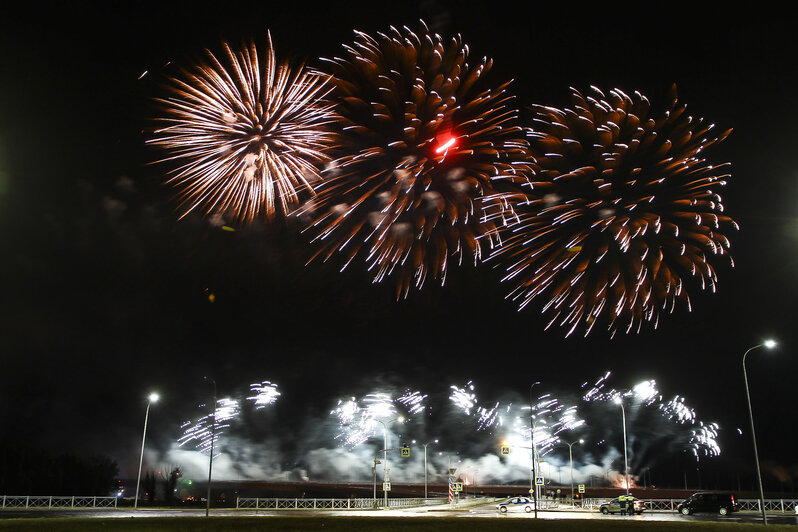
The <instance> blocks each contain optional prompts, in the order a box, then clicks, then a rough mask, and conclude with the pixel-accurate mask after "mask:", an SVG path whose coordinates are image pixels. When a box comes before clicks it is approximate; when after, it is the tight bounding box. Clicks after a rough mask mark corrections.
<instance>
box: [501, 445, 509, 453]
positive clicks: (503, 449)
mask: <svg viewBox="0 0 798 532" xmlns="http://www.w3.org/2000/svg"><path fill="white" fill-rule="evenodd" d="M502 454H503V455H508V454H510V447H509V446H507V445H502Z"/></svg>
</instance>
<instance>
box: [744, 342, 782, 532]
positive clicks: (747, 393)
mask: <svg viewBox="0 0 798 532" xmlns="http://www.w3.org/2000/svg"><path fill="white" fill-rule="evenodd" d="M762 346H764V347H766V348H768V349H773V348H774V347H776V342H775V340H765V341H764V342H762V343H761V344H758V345H755V346H754V347H752V348H750V349H748V351H746V352H745V354H744V355H743V380H744V381H745V398H746V400H747V401H748V419H749V420H750V421H751V439H752V440H753V442H754V462H756V479H757V482H758V483H759V510H760V511H761V512H762V522H763V523H764V524H765V525H767V524H768V518H767V516H766V515H765V491H764V490H763V489H762V472H761V471H760V470H759V453H758V452H757V449H756V432H755V431H754V411H753V410H752V409H751V393H750V391H749V390H748V373H747V372H746V370H745V357H747V356H748V353H750V352H751V351H753V350H754V349H756V348H757V347H762Z"/></svg>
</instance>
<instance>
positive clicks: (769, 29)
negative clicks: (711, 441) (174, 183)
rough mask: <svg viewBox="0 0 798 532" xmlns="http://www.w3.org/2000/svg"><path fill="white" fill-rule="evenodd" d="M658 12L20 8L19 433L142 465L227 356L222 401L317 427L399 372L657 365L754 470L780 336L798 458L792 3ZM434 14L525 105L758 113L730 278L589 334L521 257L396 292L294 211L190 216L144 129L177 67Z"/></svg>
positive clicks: (771, 451) (0, 137)
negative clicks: (274, 402)
mask: <svg viewBox="0 0 798 532" xmlns="http://www.w3.org/2000/svg"><path fill="white" fill-rule="evenodd" d="M657 5H659V6H660V7H658V9H659V12H657V13H646V14H643V13H642V12H640V11H639V8H640V6H639V4H638V5H637V8H636V9H635V8H622V7H620V6H608V7H604V8H601V9H599V8H598V7H592V8H583V7H577V6H573V5H570V4H569V5H567V6H565V7H562V8H553V7H551V6H549V5H543V4H541V5H536V3H534V2H530V3H528V5H526V6H525V7H523V8H519V7H517V6H515V3H510V2H501V1H500V2H489V3H469V2H443V1H441V2H435V1H421V2H407V3H405V2H401V3H400V2H396V3H392V2H386V3H381V6H380V7H379V8H377V7H375V5H374V3H373V2H347V3H346V4H345V5H344V4H341V3H334V2H329V3H326V4H325V5H324V6H317V5H315V4H306V3H299V2H297V3H283V2H281V3H272V2H265V1H264V2H237V1H230V2H224V3H223V4H219V3H215V4H207V6H206V5H205V4H203V3H200V2H165V3H163V5H161V3H159V2H129V3H127V2H125V3H117V2H113V3H111V2H108V3H96V4H94V3H87V4H84V5H80V4H74V5H68V4H57V5H48V4H46V3H44V4H42V3H36V4H30V5H27V6H25V7H24V9H25V10H26V12H25V13H24V14H21V13H20V12H19V9H18V8H20V6H14V7H15V9H14V13H13V14H12V13H11V12H10V6H8V5H4V6H3V7H2V8H0V21H2V22H0V54H2V56H1V57H0V222H1V223H0V250H2V260H1V261H0V283H1V284H0V286H2V291H0V312H1V314H0V318H2V321H0V323H2V325H1V326H0V330H1V331H2V333H1V334H0V368H2V370H0V397H2V404H3V405H4V407H3V408H2V411H1V412H0V416H1V417H0V419H1V420H2V422H1V423H0V427H2V429H0V438H4V439H5V438H9V439H17V440H21V441H29V442H32V443H35V444H36V445H41V446H53V447H58V448H72V449H75V450H79V451H83V452H89V451H90V452H95V453H103V454H107V455H110V456H112V457H113V458H114V459H116V460H118V461H119V463H120V466H121V468H122V470H123V472H124V473H128V472H129V471H130V467H131V463H135V459H136V458H137V456H136V452H137V451H136V447H137V445H138V440H137V438H138V437H139V436H138V431H139V430H140V424H141V417H142V414H143V408H144V405H145V399H144V397H145V395H146V393H147V391H148V390H150V389H153V388H157V389H159V390H160V391H161V393H162V394H163V395H164V397H165V401H164V404H163V405H161V406H160V408H161V411H160V412H161V414H159V416H160V418H159V417H158V416H154V417H153V424H154V425H153V426H154V427H155V428H154V429H153V434H156V435H155V436H153V438H154V439H155V440H156V441H157V440H158V438H159V436H157V434H158V433H159V431H160V433H161V434H167V433H169V431H172V432H174V430H175V426H176V425H179V422H180V421H182V419H183V418H182V417H181V416H183V417H184V416H185V415H186V412H187V411H189V409H190V408H192V407H193V406H195V405H196V404H197V403H198V402H199V401H201V400H202V399H201V397H203V394H205V395H207V385H204V384H203V383H202V381H201V377H202V376H203V375H206V374H210V375H212V376H214V378H215V379H216V381H217V383H218V385H219V388H220V395H221V394H223V393H233V392H234V391H235V390H236V389H240V388H241V387H242V386H243V387H245V388H246V385H247V384H248V383H250V382H256V381H260V380H263V379H268V380H271V381H273V382H277V383H279V384H280V386H281V388H282V389H283V391H284V397H283V399H282V403H280V405H281V406H280V410H279V411H278V412H277V414H276V415H277V417H278V418H279V419H280V422H281V423H282V424H283V426H285V427H287V428H286V430H289V431H292V430H294V431H296V430H298V429H296V428H295V427H294V428H291V424H292V423H294V424H295V425H296V424H301V419H302V417H303V416H305V415H308V416H314V415H316V416H318V415H320V414H323V413H324V412H325V411H326V410H329V408H330V406H331V405H332V404H334V399H335V398H337V397H346V396H349V395H353V394H355V393H358V392H359V391H362V390H367V389H368V383H369V382H371V381H372V380H374V379H376V378H378V377H380V376H381V377H383V378H385V379H389V380H391V379H392V380H394V381H396V382H401V383H404V384H403V385H406V386H415V387H419V388H426V389H428V390H435V391H436V393H445V392H446V390H447V389H448V387H449V386H450V385H451V384H462V383H464V382H466V381H467V380H471V379H473V380H474V381H475V382H477V383H479V384H480V386H481V389H483V390H485V391H486V393H487V394H488V395H490V394H493V396H496V397H498V396H499V395H501V394H502V393H505V392H507V391H512V392H516V393H518V394H521V396H524V394H525V393H527V391H528V387H529V384H530V383H531V382H534V381H544V382H545V383H548V384H549V385H551V386H552V387H553V388H556V389H559V390H566V391H568V392H569V393H578V387H579V385H581V384H582V382H584V381H588V380H595V379H596V378H598V377H599V376H601V375H603V374H604V372H605V371H607V370H612V371H613V372H614V375H615V376H614V381H613V386H615V387H618V388H621V387H630V386H632V385H633V384H634V383H636V382H638V381H640V380H642V379H656V380H657V382H658V384H659V385H660V387H661V388H662V390H663V393H667V394H668V395H671V396H672V395H675V394H679V395H683V396H685V397H687V398H688V399H689V401H690V403H691V404H692V405H693V406H694V407H695V408H696V410H697V411H698V412H699V415H700V417H701V418H702V419H707V420H717V421H718V422H719V423H720V425H721V427H722V433H721V437H720V442H721V446H722V447H723V449H724V458H722V459H718V460H717V461H718V463H720V464H723V466H722V467H724V468H734V467H738V466H739V467H740V468H741V470H742V471H745V472H748V471H749V470H750V462H751V456H750V454H751V453H750V450H749V449H750V444H749V441H750V440H749V439H748V436H749V435H748V431H747V430H745V427H746V423H747V413H746V410H745V402H744V391H743V382H742V371H741V365H740V362H741V357H742V354H743V352H744V351H745V349H747V348H748V347H750V346H753V345H756V344H757V343H759V342H760V341H761V340H762V339H763V338H765V337H768V336H773V337H775V338H777V339H778V340H779V341H780V343H781V346H780V348H779V349H778V350H776V351H774V352H772V353H771V352H766V351H764V350H760V351H758V352H756V353H755V354H752V355H751V357H750V359H749V368H750V375H749V376H750V382H751V389H752V394H754V409H755V413H756V416H757V420H758V428H757V430H758V431H759V433H758V435H759V441H760V455H761V457H762V459H763V460H765V461H768V462H770V463H774V464H778V465H781V466H784V467H785V468H787V469H788V470H791V471H792V474H798V463H797V462H796V461H795V457H794V453H793V450H794V441H795V440H794V436H795V435H794V429H793V428H792V423H791V421H790V420H791V418H792V408H791V407H792V405H793V404H794V397H793V390H792V386H793V384H794V380H795V375H796V374H797V373H798V362H797V361H796V358H795V342H796V334H795V325H794V316H795V310H796V305H795V299H794V295H793V294H794V292H795V288H796V278H798V275H797V274H796V272H795V265H796V263H797V262H798V252H796V239H798V223H796V218H795V213H794V210H795V202H794V198H795V197H796V192H798V190H796V188H798V187H796V178H798V174H797V173H796V172H798V170H796V168H798V155H796V151H795V145H796V140H797V139H796V133H795V128H794V125H795V123H796V120H797V119H798V107H796V106H795V103H794V101H795V100H794V91H795V87H796V86H798V83H796V82H798V79H796V77H797V76H796V70H795V68H794V64H795V50H794V47H793V46H792V42H793V40H794V28H792V27H791V26H790V22H789V21H790V20H792V19H791V18H790V17H788V16H787V15H786V13H779V12H777V11H775V10H768V11H756V10H753V11H752V10H750V9H749V10H745V11H743V10H732V9H730V8H725V9H723V10H711V9H708V8H702V9H701V10H700V11H696V10H695V8H694V7H688V5H683V6H679V5H674V4H661V5H660V4H657ZM422 17H423V18H424V19H425V20H426V21H427V22H428V23H429V24H430V26H431V27H433V28H434V29H435V30H436V31H438V32H440V33H442V34H444V35H450V34H452V33H460V34H462V35H463V37H464V40H465V41H466V42H468V43H469V45H470V47H471V53H472V54H473V55H474V56H480V57H481V56H482V55H487V56H490V57H492V58H493V59H494V61H495V67H494V70H493V71H492V72H491V76H493V78H492V79H494V80H496V81H497V82H500V81H504V80H507V79H514V82H513V84H512V90H513V91H514V92H515V93H516V94H517V95H518V97H519V101H520V102H521V103H522V104H523V105H524V106H528V105H530V104H532V103H542V104H548V105H556V106H557V105H559V106H561V105H565V104H566V102H567V98H568V94H569V87H571V86H573V87H576V88H579V89H587V88H588V87H589V86H590V85H597V86H600V87H602V88H606V89H609V88H613V87H619V88H621V89H624V90H626V91H634V90H639V91H640V92H643V93H644V94H646V95H647V96H648V97H649V98H650V99H651V101H652V102H653V103H654V105H655V106H657V105H658V104H660V105H662V104H663V103H664V102H665V100H666V95H667V92H668V90H669V88H670V86H671V85H672V84H673V83H676V84H677V85H678V88H679V95H680V99H681V100H682V101H684V102H686V103H687V104H688V110H689V111H690V112H691V113H695V114H696V115H698V116H703V117H706V118H707V119H708V120H710V121H713V122H715V123H716V124H718V127H719V128H721V129H726V128H734V132H733V133H732V135H731V136H730V137H729V138H728V139H727V140H726V141H725V142H723V143H722V144H721V145H719V146H717V147H716V148H715V149H713V150H712V152H711V154H709V157H710V158H711V159H712V160H713V161H716V162H725V161H730V162H731V163H732V165H731V172H732V174H733V175H732V177H731V178H730V179H729V180H728V186H727V187H725V190H724V191H723V193H722V195H723V197H724V203H725V206H726V212H727V213H728V214H729V215H731V216H732V217H733V218H734V219H735V220H736V221H737V222H738V223H739V224H740V227H741V229H740V231H739V232H736V233H733V234H731V235H730V238H731V240H732V250H731V251H732V256H733V257H734V261H735V267H734V268H730V267H728V266H727V265H724V264H723V262H722V261H718V262H717V263H716V266H717V269H718V275H719V277H720V282H719V285H718V293H715V294H712V293H708V292H704V293H702V292H698V291H694V292H693V295H692V304H693V311H692V312H691V313H688V312H686V311H685V310H684V309H679V310H677V311H676V312H675V313H674V314H673V315H664V316H663V317H662V319H661V320H660V326H659V328H658V329H657V330H656V331H651V330H646V331H644V332H642V333H640V334H632V335H629V336H620V337H616V338H615V339H613V340H610V339H609V338H607V337H606V335H604V334H603V333H602V331H593V333H592V334H591V335H590V336H589V337H588V338H587V339H584V338H581V337H580V336H576V337H570V338H567V339H564V338H563V333H564V331H562V330H559V329H552V330H549V331H544V326H545V320H544V319H543V318H541V317H540V316H539V314H538V310H537V309H536V308H534V305H533V306H532V307H531V308H529V309H527V310H524V311H522V312H517V311H516V309H515V307H514V305H513V304H512V303H511V302H508V301H505V299H504V294H505V292H504V289H503V287H501V286H499V283H498V279H499V274H498V272H496V271H493V270H491V269H490V268H489V267H487V266H484V265H482V266H479V267H476V268H474V267H464V268H461V269H457V270H453V271H451V272H450V275H449V279H448V280H447V285H446V286H445V287H443V288H440V287H438V286H435V284H434V283H429V284H428V285H427V286H426V287H425V288H424V290H423V291H421V292H417V291H416V292H413V293H412V294H411V296H410V297H409V298H408V299H407V300H406V301H401V302H395V301H394V298H393V292H392V288H391V287H390V286H381V285H372V284H371V283H370V278H369V277H368V276H367V275H366V274H364V272H363V271H362V269H359V268H358V266H357V265H356V266H354V267H352V268H350V269H349V270H348V271H346V272H345V273H344V274H339V273H338V272H337V269H336V268H335V266H334V265H320V264H315V265H312V266H309V267H305V266H304V263H305V260H306V258H307V256H308V254H309V251H310V249H309V247H308V246H306V245H305V244H304V240H303V237H302V235H299V234H297V232H296V228H295V227H293V226H291V225H290V224H275V225H272V226H266V225H256V226H254V227H251V228H248V229H247V228H240V229H239V230H238V231H236V232H235V233H229V232H223V231H220V230H219V229H218V228H214V227H211V226H210V225H208V224H207V223H206V222H204V221H202V220H201V219H199V218H192V217H188V218H186V219H183V220H181V221H178V220H177V215H176V213H175V209H174V207H175V204H174V202H173V201H172V200H171V192H172V191H170V190H169V189H167V188H166V187H164V186H163V185H162V179H163V174H162V168H160V167H158V166H152V165H147V163H148V162H151V161H152V160H153V159H155V158H156V156H157V154H156V153H154V152H151V151H149V150H147V149H146V148H145V147H144V140H145V135H144V134H143V132H144V131H145V130H146V129H147V128H148V127H150V126H151V122H149V119H150V118H151V117H152V116H153V115H154V113H155V110H154V106H153V105H152V101H151V100H152V98H154V97H156V96H159V95H161V94H162V93H161V92H160V91H161V89H160V85H159V82H160V81H161V80H162V78H161V77H160V75H161V72H162V66H163V65H164V64H165V63H166V62H167V61H172V62H175V63H181V62H183V63H185V62H187V61H188V60H189V59H190V58H191V57H196V56H197V55H199V54H200V53H201V51H202V49H203V48H205V47H209V48H211V49H213V50H218V46H219V43H220V42H221V40H222V39H227V40H230V41H231V42H233V43H236V42H239V41H240V40H241V39H245V38H249V37H255V38H256V39H261V40H262V39H263V38H264V36H265V31H266V29H270V30H271V32H272V36H273V40H274V43H275V47H276V50H277V53H278V55H282V56H283V57H285V56H290V57H293V58H295V59H298V60H305V61H306V62H307V63H308V64H309V65H311V66H315V65H317V64H318V59H317V58H318V57H320V56H332V55H334V54H338V53H340V50H341V48H340V47H341V43H344V42H349V41H351V38H352V29H355V28H356V29H359V30H362V31H366V32H368V33H373V32H376V31H383V30H385V29H386V28H387V27H388V26H389V25H397V26H400V25H403V24H408V25H411V26H415V24H416V22H417V21H418V19H419V18H422ZM261 42H262V41H261ZM145 71H148V72H149V73H148V74H147V75H146V76H145V77H143V78H141V79H139V77H140V76H141V74H142V73H143V72H145ZM209 293H213V294H214V295H215V296H216V301H215V303H212V304H211V303H210V302H209V301H208V298H207V296H208V294H209ZM588 423H590V420H588ZM737 427H742V428H744V430H745V435H744V436H738V434H737V430H736V428H737ZM161 439H163V440H165V439H168V437H167V436H161ZM156 445H157V443H156ZM162 445H163V444H162ZM710 462H711V460H710ZM707 467H712V466H711V465H709V466H707ZM718 468H720V466H718ZM771 482H773V484H772V485H773V487H774V489H775V488H777V487H778V483H776V482H775V481H773V480H772V481H771Z"/></svg>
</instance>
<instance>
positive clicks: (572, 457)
mask: <svg viewBox="0 0 798 532" xmlns="http://www.w3.org/2000/svg"><path fill="white" fill-rule="evenodd" d="M576 443H578V444H580V445H581V444H583V443H585V440H579V441H575V442H571V443H569V444H568V458H569V459H570V461H571V508H575V507H576V505H575V504H574V453H573V450H574V444H576Z"/></svg>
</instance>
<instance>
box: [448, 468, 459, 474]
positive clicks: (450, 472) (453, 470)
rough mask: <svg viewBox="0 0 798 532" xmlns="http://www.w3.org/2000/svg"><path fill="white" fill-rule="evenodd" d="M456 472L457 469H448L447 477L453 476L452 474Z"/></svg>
mask: <svg viewBox="0 0 798 532" xmlns="http://www.w3.org/2000/svg"><path fill="white" fill-rule="evenodd" d="M456 472H457V468H456V467H450V468H449V475H451V476H454V474H455V473H456Z"/></svg>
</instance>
